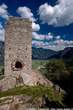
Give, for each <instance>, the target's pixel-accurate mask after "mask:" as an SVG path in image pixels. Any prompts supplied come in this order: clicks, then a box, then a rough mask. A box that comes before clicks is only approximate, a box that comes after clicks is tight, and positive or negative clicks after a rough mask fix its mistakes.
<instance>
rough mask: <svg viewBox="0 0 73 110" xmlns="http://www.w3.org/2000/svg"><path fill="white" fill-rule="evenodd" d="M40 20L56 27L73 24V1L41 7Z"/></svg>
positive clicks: (64, 0) (46, 4) (63, 1)
mask: <svg viewBox="0 0 73 110" xmlns="http://www.w3.org/2000/svg"><path fill="white" fill-rule="evenodd" d="M39 15H40V20H42V22H43V23H48V24H49V25H54V26H64V25H69V24H71V23H73V0H58V1H57V4H56V5H54V6H51V5H49V4H48V3H45V4H43V5H41V6H40V7H39Z"/></svg>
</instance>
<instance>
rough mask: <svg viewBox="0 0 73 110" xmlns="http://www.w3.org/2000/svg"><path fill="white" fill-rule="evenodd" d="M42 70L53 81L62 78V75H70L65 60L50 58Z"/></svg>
mask: <svg viewBox="0 0 73 110" xmlns="http://www.w3.org/2000/svg"><path fill="white" fill-rule="evenodd" d="M44 67H45V68H44V69H43V68H41V69H40V71H41V72H42V73H43V74H44V75H45V76H46V77H47V78H48V79H49V80H52V81H56V80H60V77H61V76H65V75H68V71H67V69H66V66H65V63H64V61H63V60H49V61H48V62H47V63H46V64H45V66H44Z"/></svg>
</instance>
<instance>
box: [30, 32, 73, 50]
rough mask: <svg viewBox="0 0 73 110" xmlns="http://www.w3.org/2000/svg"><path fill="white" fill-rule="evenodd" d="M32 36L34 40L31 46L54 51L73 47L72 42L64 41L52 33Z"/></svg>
mask: <svg viewBox="0 0 73 110" xmlns="http://www.w3.org/2000/svg"><path fill="white" fill-rule="evenodd" d="M32 36H33V38H35V39H34V40H32V46H36V47H42V48H46V49H52V50H55V51H58V50H63V49H64V48H66V47H73V41H72V40H64V39H62V38H61V36H59V35H58V36H54V35H53V34H52V33H48V34H47V35H42V34H38V33H36V32H33V33H32ZM45 39H46V41H45Z"/></svg>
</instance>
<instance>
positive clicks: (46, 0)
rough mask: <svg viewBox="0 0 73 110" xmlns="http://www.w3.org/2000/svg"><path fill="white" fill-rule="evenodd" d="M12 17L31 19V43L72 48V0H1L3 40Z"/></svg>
mask: <svg viewBox="0 0 73 110" xmlns="http://www.w3.org/2000/svg"><path fill="white" fill-rule="evenodd" d="M9 16H18V17H22V18H28V19H29V20H30V21H32V46H34V47H42V48H46V49H52V50H55V51H58V50H62V49H64V48H66V47H73V0H0V40H1V41H4V39H5V29H4V26H5V22H6V21H8V20H9Z"/></svg>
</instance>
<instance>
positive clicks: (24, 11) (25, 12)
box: [17, 6, 35, 21]
mask: <svg viewBox="0 0 73 110" xmlns="http://www.w3.org/2000/svg"><path fill="white" fill-rule="evenodd" d="M17 13H18V14H20V16H21V17H23V18H28V19H29V20H31V21H35V18H34V15H33V13H32V12H31V9H30V8H28V7H26V6H24V7H19V8H18V9H17Z"/></svg>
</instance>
